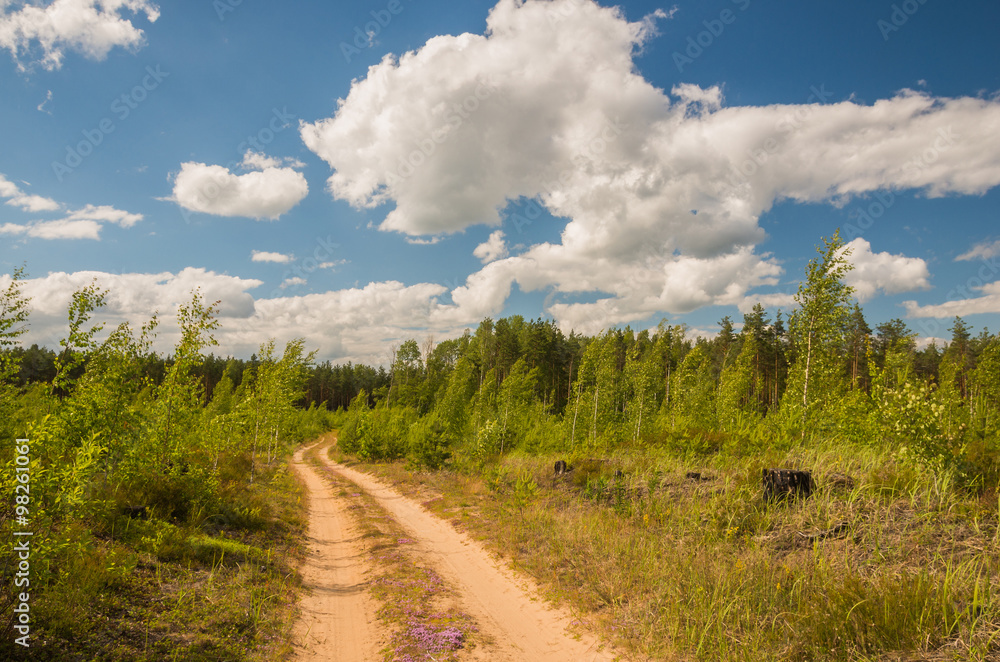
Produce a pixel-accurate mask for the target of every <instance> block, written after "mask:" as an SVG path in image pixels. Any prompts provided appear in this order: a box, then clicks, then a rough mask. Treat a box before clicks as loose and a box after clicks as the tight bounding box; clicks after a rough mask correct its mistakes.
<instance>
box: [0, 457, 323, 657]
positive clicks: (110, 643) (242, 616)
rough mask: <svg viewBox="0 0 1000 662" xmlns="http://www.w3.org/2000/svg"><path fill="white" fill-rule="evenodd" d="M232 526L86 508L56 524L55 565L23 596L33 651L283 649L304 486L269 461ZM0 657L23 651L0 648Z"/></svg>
mask: <svg viewBox="0 0 1000 662" xmlns="http://www.w3.org/2000/svg"><path fill="white" fill-rule="evenodd" d="M262 478H263V480H261V481H259V482H258V483H257V484H256V485H255V486H254V487H253V490H252V491H251V493H250V494H249V495H247V496H245V501H247V502H249V503H251V504H253V506H254V507H255V508H256V513H257V514H256V519H255V520H254V521H253V522H252V523H250V522H242V523H241V524H243V525H246V524H252V526H236V525H235V524H234V523H233V521H231V519H227V521H225V522H221V521H215V520H203V521H201V522H198V523H196V524H187V525H175V524H172V523H170V522H167V521H163V520H158V519H150V520H148V521H146V520H141V519H129V518H128V517H124V516H120V515H119V514H118V513H114V515H99V514H98V515H95V517H94V518H93V520H92V521H89V522H79V523H77V524H75V525H71V526H66V527H63V528H62V529H61V530H60V533H59V537H58V539H55V540H51V541H49V544H50V545H52V547H53V548H55V549H56V553H55V554H54V558H57V559H59V567H58V568H57V569H56V570H54V572H53V574H52V578H51V581H50V582H49V584H48V585H47V586H46V587H45V590H44V591H42V592H39V593H37V597H36V598H35V599H34V602H33V604H32V615H33V618H35V619H36V621H35V623H36V625H35V627H34V628H33V629H32V639H31V648H30V649H29V650H28V651H26V652H27V653H28V656H27V657H25V658H24V659H31V660H58V661H59V662H64V661H66V662H69V661H74V660H108V661H117V660H121V661H125V660H128V661H133V660H135V661H149V662H154V661H155V662H160V661H162V660H178V661H181V660H190V661H192V662H194V661H199V662H202V661H211V660H219V661H223V660H225V661H227V662H230V661H232V662H237V661H244V660H245V661H248V662H257V661H263V660H276V659H277V660H282V659H287V658H288V657H289V655H290V653H291V646H290V636H291V627H292V624H293V620H294V616H295V607H294V605H295V600H296V595H297V588H298V586H299V578H298V574H297V572H296V570H295V568H296V567H297V566H298V561H299V559H301V558H302V556H303V553H304V552H303V548H302V543H301V541H302V540H303V539H304V532H305V517H304V510H303V506H302V494H303V487H302V486H301V485H300V484H299V483H298V481H297V480H295V478H294V477H293V475H292V474H291V473H290V472H289V471H288V468H287V466H286V465H284V464H281V465H276V466H274V467H271V468H270V470H269V471H268V473H267V474H266V475H265V476H263V477H262ZM9 643H10V642H3V644H0V658H3V659H19V658H18V657H16V656H18V655H21V656H22V657H23V656H24V652H21V651H17V650H4V649H3V648H2V646H5V645H8V644H9Z"/></svg>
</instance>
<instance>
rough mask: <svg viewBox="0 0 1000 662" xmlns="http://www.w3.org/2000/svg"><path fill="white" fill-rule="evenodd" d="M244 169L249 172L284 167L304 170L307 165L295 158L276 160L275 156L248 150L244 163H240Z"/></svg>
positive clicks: (244, 156)
mask: <svg viewBox="0 0 1000 662" xmlns="http://www.w3.org/2000/svg"><path fill="white" fill-rule="evenodd" d="M240 165H241V166H243V168H245V169H247V170H266V169H268V168H281V167H283V166H289V167H292V168H304V167H305V165H306V164H304V163H303V162H302V161H299V160H298V159H293V158H281V159H279V158H276V157H273V156H266V155H264V154H261V153H260V152H254V151H252V150H247V153H246V154H244V155H243V161H242V162H241V163H240Z"/></svg>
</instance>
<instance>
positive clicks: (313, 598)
mask: <svg viewBox="0 0 1000 662" xmlns="http://www.w3.org/2000/svg"><path fill="white" fill-rule="evenodd" d="M305 451H306V449H300V450H299V451H298V452H297V453H296V454H295V462H294V464H293V466H294V468H295V470H296V471H297V472H298V473H299V475H300V476H301V477H302V479H303V480H304V481H305V484H306V487H307V488H308V490H309V534H308V535H309V540H308V541H307V546H308V555H307V557H306V561H305V563H304V564H303V567H302V581H303V585H304V586H305V588H306V594H305V595H304V596H303V599H302V603H301V608H302V616H301V618H300V619H299V622H298V623H297V624H296V627H295V633H294V640H295V642H296V651H295V652H296V657H295V659H297V660H302V661H305V660H324V661H329V662H368V661H369V660H371V661H374V660H378V659H380V657H379V655H378V650H379V643H378V639H379V638H378V636H377V630H376V627H375V606H374V604H373V603H372V600H371V598H370V597H369V596H368V594H367V593H366V590H365V588H366V584H365V576H364V569H365V568H364V556H363V550H362V548H361V546H360V545H359V544H358V543H357V537H356V533H355V531H354V529H353V527H352V525H351V518H350V515H349V514H348V513H347V511H346V509H345V507H344V503H343V502H342V500H340V499H338V498H337V497H336V496H335V495H334V494H333V493H332V491H331V490H330V487H329V486H328V485H327V484H326V482H325V481H324V480H323V479H322V478H321V477H320V475H319V474H318V473H316V471H315V470H314V469H313V468H312V467H310V466H309V465H308V464H306V463H305V462H304V461H303V460H302V456H303V454H304V453H305Z"/></svg>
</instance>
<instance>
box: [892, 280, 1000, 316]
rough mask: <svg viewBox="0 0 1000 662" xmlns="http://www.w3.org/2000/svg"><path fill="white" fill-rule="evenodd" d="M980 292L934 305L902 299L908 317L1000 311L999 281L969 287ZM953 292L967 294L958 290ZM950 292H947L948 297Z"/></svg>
mask: <svg viewBox="0 0 1000 662" xmlns="http://www.w3.org/2000/svg"><path fill="white" fill-rule="evenodd" d="M969 289H970V290H976V291H978V292H981V293H982V296H978V297H974V296H971V295H970V296H963V297H962V298H957V299H953V300H950V301H946V302H945V303H941V304H936V305H927V306H921V305H919V304H917V302H916V301H904V302H903V305H904V306H905V307H906V314H907V316H908V317H937V318H942V317H956V316H957V317H965V316H967V315H978V314H982V313H1000V281H994V282H992V283H986V284H985V285H979V286H974V287H970V288H969ZM953 294H959V295H961V294H968V292H958V293H953ZM951 296H952V294H949V298H950V297H951Z"/></svg>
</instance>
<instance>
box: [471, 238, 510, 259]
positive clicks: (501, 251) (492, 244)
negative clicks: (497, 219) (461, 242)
mask: <svg viewBox="0 0 1000 662" xmlns="http://www.w3.org/2000/svg"><path fill="white" fill-rule="evenodd" d="M472 254H473V255H474V256H476V257H478V258H479V259H480V261H481V262H482V263H483V264H488V263H490V262H493V261H495V260H499V259H500V258H504V257H507V244H506V243H505V242H504V240H503V230H497V231H496V232H494V233H492V234H490V238H489V239H487V240H486V241H485V242H483V243H481V244H479V245H478V246H476V249H475V250H474V251H472Z"/></svg>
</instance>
